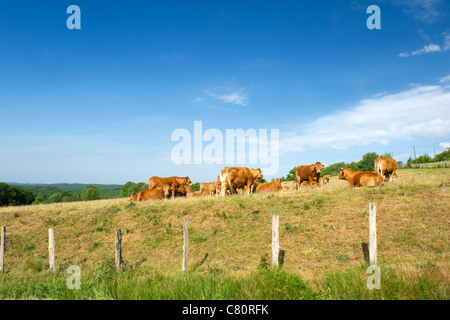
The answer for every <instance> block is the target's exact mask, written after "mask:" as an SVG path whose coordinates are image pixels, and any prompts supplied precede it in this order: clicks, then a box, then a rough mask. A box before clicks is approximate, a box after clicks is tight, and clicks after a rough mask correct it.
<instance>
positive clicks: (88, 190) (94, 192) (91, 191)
mask: <svg viewBox="0 0 450 320" xmlns="http://www.w3.org/2000/svg"><path fill="white" fill-rule="evenodd" d="M81 199H82V200H84V201H89V200H97V199H100V190H98V188H97V186H96V185H93V184H89V185H87V186H86V187H84V189H83V191H82V192H81Z"/></svg>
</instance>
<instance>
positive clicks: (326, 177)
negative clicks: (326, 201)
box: [322, 174, 331, 186]
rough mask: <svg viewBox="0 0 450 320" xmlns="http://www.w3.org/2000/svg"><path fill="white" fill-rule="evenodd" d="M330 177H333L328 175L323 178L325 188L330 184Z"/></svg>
mask: <svg viewBox="0 0 450 320" xmlns="http://www.w3.org/2000/svg"><path fill="white" fill-rule="evenodd" d="M330 177H331V175H330V174H326V175H324V176H323V177H322V184H323V185H324V186H326V185H327V184H328V183H329V182H330Z"/></svg>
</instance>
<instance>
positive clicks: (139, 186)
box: [119, 181, 148, 198]
mask: <svg viewBox="0 0 450 320" xmlns="http://www.w3.org/2000/svg"><path fill="white" fill-rule="evenodd" d="M147 189H148V184H146V183H144V182H139V183H134V182H132V181H128V182H127V183H125V184H124V185H123V186H122V188H121V189H120V194H119V197H121V198H123V197H131V196H132V195H135V194H136V193H138V192H139V191H142V190H147Z"/></svg>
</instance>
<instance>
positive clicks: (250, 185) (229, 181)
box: [219, 167, 264, 197]
mask: <svg viewBox="0 0 450 320" xmlns="http://www.w3.org/2000/svg"><path fill="white" fill-rule="evenodd" d="M219 176H220V183H221V191H220V195H221V196H223V197H224V196H225V195H226V194H227V191H228V190H230V194H234V193H237V191H236V189H238V188H241V189H243V190H244V192H245V193H246V194H250V193H253V190H254V188H255V185H256V181H257V180H260V179H264V176H263V174H262V172H261V169H259V168H258V169H252V168H246V167H224V168H223V169H222V170H221V171H220V174H219Z"/></svg>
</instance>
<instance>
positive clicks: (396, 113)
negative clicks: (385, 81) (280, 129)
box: [280, 86, 450, 152]
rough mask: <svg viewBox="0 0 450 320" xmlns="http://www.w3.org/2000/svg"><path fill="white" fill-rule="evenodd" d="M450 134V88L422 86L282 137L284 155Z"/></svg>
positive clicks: (364, 102) (372, 100) (362, 103)
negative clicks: (315, 149) (310, 149)
mask: <svg viewBox="0 0 450 320" xmlns="http://www.w3.org/2000/svg"><path fill="white" fill-rule="evenodd" d="M448 134H450V88H448V87H442V86H420V87H416V88H413V89H410V90H406V91H402V92H399V93H395V94H390V95H385V96H382V97H379V98H370V99H366V100H362V101H360V102H359V104H358V105H357V106H356V107H354V108H352V109H348V110H345V111H337V112H335V113H332V114H330V115H327V116H324V117H321V118H318V119H317V120H315V121H313V122H311V123H310V124H308V125H304V126H303V127H301V129H300V130H299V131H295V132H288V133H285V134H283V135H282V136H281V137H280V150H281V151H282V152H289V151H302V150H305V149H306V148H316V147H318V148H320V147H329V148H335V149H346V148H349V147H352V146H356V145H366V144H369V143H381V144H386V143H388V142H389V141H392V140H402V139H414V138H417V137H442V136H444V135H448Z"/></svg>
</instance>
